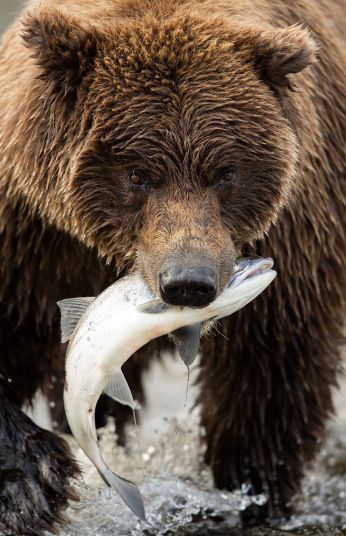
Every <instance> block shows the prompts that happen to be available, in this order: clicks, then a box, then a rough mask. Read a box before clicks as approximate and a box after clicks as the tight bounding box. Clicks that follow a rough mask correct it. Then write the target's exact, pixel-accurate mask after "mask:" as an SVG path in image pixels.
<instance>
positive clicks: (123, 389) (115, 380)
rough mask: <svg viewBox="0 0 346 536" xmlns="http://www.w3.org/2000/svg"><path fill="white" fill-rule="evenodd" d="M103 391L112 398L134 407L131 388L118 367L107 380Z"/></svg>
mask: <svg viewBox="0 0 346 536" xmlns="http://www.w3.org/2000/svg"><path fill="white" fill-rule="evenodd" d="M104 392H105V393H106V395H108V396H109V397H110V398H113V400H116V401H117V402H120V404H124V405H126V406H130V408H132V409H134V408H135V401H134V400H133V396H132V393H131V389H130V387H129V385H128V383H127V381H126V378H125V376H124V374H123V372H122V370H121V369H118V370H117V371H116V372H114V373H113V374H112V377H111V378H110V380H109V381H108V383H107V385H106V387H105V389H104Z"/></svg>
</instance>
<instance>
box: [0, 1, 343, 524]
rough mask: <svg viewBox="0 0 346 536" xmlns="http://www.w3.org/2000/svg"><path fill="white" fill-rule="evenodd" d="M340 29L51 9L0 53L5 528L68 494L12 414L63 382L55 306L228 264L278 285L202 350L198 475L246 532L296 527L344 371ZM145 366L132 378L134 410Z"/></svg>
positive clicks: (284, 13) (67, 472) (0, 483)
mask: <svg viewBox="0 0 346 536" xmlns="http://www.w3.org/2000/svg"><path fill="white" fill-rule="evenodd" d="M53 4H54V5H53ZM332 17H333V19H332ZM307 27H308V28H309V30H307ZM344 27H345V25H344V20H343V6H342V2H341V0H333V2H330V1H329V2H328V3H327V2H326V1H325V0H316V1H313V0H308V1H307V2H304V5H302V3H301V2H296V1H293V2H285V1H284V0H278V1H277V2H269V0H251V1H250V0H227V1H225V0H224V1H223V0H217V1H214V0H213V1H211V0H200V1H197V0H195V1H193V0H179V1H173V0H168V1H167V2H159V1H155V0H144V1H143V0H141V1H139V0H87V1H85V0H83V1H82V0H60V1H54V3H53V2H50V1H49V0H45V1H43V2H40V3H39V6H38V7H37V8H36V9H35V5H34V3H31V5H29V6H28V8H27V10H26V13H25V14H24V15H23V16H22V18H21V21H18V22H16V23H15V24H14V25H13V26H12V28H10V30H9V31H8V33H7V34H6V35H5V37H4V38H3V41H2V45H1V49H0V88H1V91H0V119H1V131H0V147H1V151H0V190H1V201H0V241H1V250H2V252H3V255H2V260H1V263H0V299H1V311H0V316H1V323H2V330H1V334H0V341H1V352H0V381H1V386H0V398H1V400H0V405H1V407H2V408H3V411H1V412H0V439H1V447H2V445H4V446H5V447H4V451H3V452H5V454H6V456H5V462H3V463H2V464H1V467H0V504H11V508H10V509H7V508H5V509H2V510H1V509H0V527H1V528H6V529H8V530H9V531H10V532H11V533H15V532H18V533H21V530H22V527H23V526H25V527H26V530H27V533H33V534H38V533H39V532H40V530H43V529H45V528H46V527H47V525H53V524H54V522H55V521H56V522H59V521H61V516H60V510H61V508H63V506H64V505H65V504H66V501H67V499H68V498H69V491H68V487H67V481H66V478H67V477H68V476H72V475H73V474H76V472H77V469H76V467H75V465H74V462H73V461H72V459H71V457H70V454H69V453H68V452H67V449H66V446H65V445H64V444H63V443H62V441H61V439H59V438H58V437H55V438H54V440H53V439H52V436H51V435H50V434H47V433H45V432H43V431H39V432H37V427H35V426H34V424H33V423H31V422H30V421H29V420H28V419H26V418H24V416H23V415H22V413H21V411H20V409H19V408H20V406H21V404H22V403H23V402H24V401H28V400H29V401H30V400H31V399H32V396H33V394H34V392H35V390H36V389H37V388H38V387H41V388H42V389H43V390H44V392H47V393H48V394H49V393H51V391H50V387H51V386H52V376H55V377H57V378H58V382H59V381H60V379H59V378H61V375H62V370H63V348H61V346H60V344H59V335H58V315H57V310H56V301H57V300H58V299H61V298H66V297H69V296H78V295H92V294H96V293H98V292H99V291H100V290H101V289H102V288H104V287H105V286H107V285H108V284H109V283H110V281H113V280H114V279H115V278H116V277H121V275H122V274H123V273H125V272H126V271H127V270H128V269H129V268H131V267H132V266H136V268H137V269H139V270H140V271H141V273H142V274H143V276H144V278H145V279H146V281H147V283H148V285H149V286H150V287H151V288H152V290H153V291H155V292H158V290H159V274H160V273H161V272H162V271H163V270H164V269H165V268H166V267H167V266H170V265H172V263H173V262H179V263H181V264H185V265H188V266H189V267H192V268H194V267H197V266H200V265H201V264H203V265H204V266H207V267H209V268H211V269H213V271H215V272H216V273H217V274H218V292H220V290H221V289H222V287H223V285H224V283H225V282H226V281H227V279H228V277H229V275H230V273H231V272H232V266H233V262H234V259H235V257H236V255H238V254H240V253H241V252H242V253H245V252H249V253H250V252H251V253H253V252H255V253H257V254H260V255H270V256H272V257H273V258H274V259H275V262H276V267H277V270H278V273H279V275H278V278H277V280H276V281H275V283H274V284H273V285H272V286H271V287H270V288H269V289H268V290H267V291H266V292H265V293H264V294H263V295H262V296H260V297H259V298H258V299H257V300H256V301H255V302H254V303H253V304H250V305H249V306H247V307H246V308H245V310H243V311H240V312H239V313H238V314H236V315H234V316H232V317H231V318H229V319H227V320H226V321H224V322H223V324H222V325H220V326H219V330H222V332H223V334H224V335H225V337H222V336H217V337H209V338H207V339H206V340H205V342H204V344H203V352H202V364H201V373H200V387H201V395H200V400H199V403H200V405H201V411H202V426H203V427H204V428H205V431H206V434H205V441H206V444H207V450H206V460H207V462H208V463H209V464H210V465H211V467H212V470H213V473H214V476H215V482H216V484H217V485H218V486H219V487H220V488H226V489H233V488H235V487H238V486H240V485H241V484H243V483H247V484H248V488H249V493H257V492H260V491H266V492H268V495H269V502H268V505H267V506H266V507H265V508H263V509H262V511H260V510H259V511H257V512H248V513H247V514H246V515H245V518H248V517H249V516H251V515H252V514H253V515H255V516H257V517H259V518H261V516H262V517H265V516H267V515H268V514H270V515H272V516H273V515H288V514H289V512H290V511H291V508H292V498H293V497H294V495H295V494H296V493H297V491H299V484H300V481H301V478H302V475H303V471H304V468H305V467H306V464H307V462H309V461H310V460H312V459H313V456H314V455H315V453H316V450H317V448H318V446H319V444H320V442H321V439H322V438H323V434H324V428H325V422H326V419H327V418H328V417H329V416H330V415H331V413H332V410H333V408H332V399H331V388H332V387H333V386H334V385H335V384H336V374H337V370H338V367H339V363H340V362H339V351H338V341H339V340H340V338H341V325H342V319H343V307H344V298H345V262H344V261H345V250H346V244H345V233H344V229H345V223H346V222H345V214H346V206H345V205H346V202H345V200H346V195H345V182H344V179H343V172H344V168H343V156H344V151H343V144H344V140H345V132H344V125H345V108H344V106H345V103H344V101H343V100H342V94H343V89H344V79H343V75H342V73H343V72H344V67H345V61H344V56H343V53H342V45H343V44H342V42H341V35H342V32H343V31H344ZM317 49H319V50H318V61H317V62H316V51H317ZM162 344H163V343H162ZM160 345H161V342H159V343H158V345H157V348H159V347H160ZM147 362H148V359H147V356H146V353H145V351H144V352H143V353H142V354H141V355H138V356H136V357H135V358H133V359H132V360H131V364H129V365H128V372H129V376H130V378H129V381H130V386H131V387H133V389H134V390H135V391H136V393H137V395H138V396H142V391H141V379H140V373H139V371H140V369H141V368H142V367H143V366H146V365H147ZM125 373H126V370H125ZM131 378H132V381H131ZM120 420H121V421H122V422H123V421H124V419H123V417H121V419H120ZM13 422H16V426H13ZM18 423H19V425H18ZM21 423H22V424H21ZM32 438H36V439H37V441H38V445H37V446H35V447H33V446H32V441H33V439H32ZM36 439H35V440H36ZM23 445H26V446H25V448H24V447H23ZM32 449H34V450H36V449H39V452H41V453H42V457H43V463H41V464H40V463H38V462H37V464H35V463H34V462H33V456H32V454H31V452H32ZM4 463H5V465H4ZM4 467H5V469H4ZM57 474H61V476H62V478H61V482H60V483H59V482H57V481H56V475H57ZM24 475H25V476H24ZM18 478H19V480H18ZM47 479H48V483H47V482H46V481H47ZM26 480H29V481H30V482H29V487H30V490H34V493H31V492H30V493H29V491H28V490H29V487H26V483H25V482H26ZM9 481H11V482H15V485H13V486H10V485H7V482H9ZM35 490H36V491H35ZM57 493H58V496H59V499H58V500H57V499H56V497H57V495H56V494H57ZM17 496H18V497H21V498H22V499H21V501H20V502H21V503H22V504H19V502H18V501H16V500H15V499H16V497H17ZM23 505H24V506H25V508H23ZM23 512H24V513H23ZM43 512H46V515H45V516H44V515H42V513H43ZM247 520H248V519H247ZM4 530H5V529H4Z"/></svg>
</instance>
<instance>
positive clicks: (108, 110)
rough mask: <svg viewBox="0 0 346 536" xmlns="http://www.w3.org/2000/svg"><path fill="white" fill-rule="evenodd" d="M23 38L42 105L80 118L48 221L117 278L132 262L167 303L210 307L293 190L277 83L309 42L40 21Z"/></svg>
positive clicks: (153, 25)
mask: <svg viewBox="0 0 346 536" xmlns="http://www.w3.org/2000/svg"><path fill="white" fill-rule="evenodd" d="M24 39H25V42H26V44H27V46H29V47H30V48H31V49H32V50H33V54H34V57H35V59H36V62H37V63H38V64H39V68H40V78H41V79H42V84H43V86H44V87H45V91H46V96H47V102H49V101H50V102H51V103H53V102H54V103H55V111H56V113H61V114H65V117H67V114H68V111H69V109H71V110H72V109H73V110H74V112H75V117H78V116H79V117H80V124H79V125H78V128H77V130H78V135H77V134H76V135H75V137H76V139H77V140H78V142H77V141H76V140H75V141H73V137H72V138H71V135H70V141H69V143H70V149H71V163H70V166H69V173H65V174H62V175H61V177H60V178H59V179H58V182H57V184H56V195H57V196H60V197H61V206H68V207H69V212H68V213H67V214H66V216H64V217H62V214H61V213H60V214H55V215H52V214H48V217H49V218H50V219H51V220H52V219H55V221H54V223H55V224H56V225H58V226H63V228H64V230H67V231H68V232H70V233H71V234H74V235H77V236H78V237H79V238H80V239H82V240H83V241H84V242H85V243H86V244H87V245H90V246H93V247H96V248H97V250H98V251H99V253H100V255H102V256H104V257H106V258H107V259H108V260H110V259H115V260H116V262H117V265H118V268H122V267H123V266H124V261H125V262H130V263H134V262H135V263H136V265H137V267H138V269H139V270H140V271H141V273H142V274H143V276H144V278H145V279H146V281H147V282H148V284H149V286H150V288H151V289H152V290H153V291H154V292H156V293H158V294H159V293H161V296H162V297H163V299H164V300H165V301H167V302H169V303H175V304H178V305H184V304H189V305H194V306H200V305H206V304H207V303H209V302H210V301H212V299H214V298H215V295H216V294H217V293H219V292H220V291H221V290H222V288H223V287H224V285H225V283H226V282H227V280H228V278H229V276H230V274H231V273H232V270H233V264H234V259H235V256H236V254H237V253H238V252H239V249H240V247H241V245H242V244H243V243H245V242H252V241H254V240H256V239H258V238H261V237H262V236H263V235H264V233H265V232H266V231H267V230H268V228H269V227H270V225H272V224H273V223H274V222H275V220H276V218H277V216H278V213H279V210H280V208H281V207H282V206H283V205H284V204H285V201H286V200H287V198H288V196H289V193H290V191H291V189H292V185H293V184H294V172H295V165H296V162H297V158H298V141H297V136H296V133H295V129H294V123H293V122H292V113H290V112H291V109H292V103H293V102H294V100H293V98H292V96H291V95H290V89H291V82H290V80H289V79H288V78H287V75H289V74H292V73H296V72H299V71H300V70H302V69H303V68H305V67H306V66H307V65H308V64H309V63H310V62H311V61H313V58H314V52H315V47H314V44H313V42H312V40H311V38H310V37H309V36H308V34H307V32H306V31H304V30H302V29H300V28H296V27H291V28H289V29H286V30H259V29H257V28H256V27H247V28H244V27H243V26H239V25H238V26H237V25H232V24H230V23H226V22H225V21H224V20H223V19H217V18H215V19H211V20H208V22H205V21H204V20H202V19H201V20H200V19H198V17H196V16H191V15H190V16H176V17H172V18H170V19H169V20H167V21H164V20H161V21H153V20H152V19H150V18H149V19H148V20H146V19H145V18H144V19H143V20H139V21H135V22H134V21H132V22H131V29H129V27H128V25H127V24H126V22H121V21H119V23H118V24H116V25H114V26H109V27H108V28H97V29H96V28H90V27H88V28H85V27H83V25H82V23H81V22H80V21H78V20H73V19H71V18H68V17H66V16H64V15H61V14H59V13H58V12H41V13H40V15H39V16H35V15H34V16H31V17H28V18H27V20H26V30H25V34H24ZM56 103H58V104H59V107H57V106H56ZM59 110H60V111H59ZM74 128H76V127H74ZM71 140H72V141H71ZM72 149H73V150H72ZM61 220H63V222H62V221H61ZM174 274H175V275H174ZM164 278H165V279H167V278H168V280H169V283H170V284H171V283H172V279H173V283H172V284H171V286H170V289H169V290H170V291H171V290H172V289H173V294H174V293H175V291H176V287H177V285H178V286H179V285H180V283H181V281H183V286H185V287H186V288H185V289H184V291H183V292H178V294H177V293H175V295H174V296H173V294H171V293H170V292H168V287H167V289H166V288H165V285H166V283H163V279H164ZM179 281H180V282H179ZM191 286H192V287H193V291H191V292H190V290H189V289H190V287H191ZM166 290H167V292H166Z"/></svg>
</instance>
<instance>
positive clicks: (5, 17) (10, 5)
mask: <svg viewBox="0 0 346 536" xmlns="http://www.w3.org/2000/svg"><path fill="white" fill-rule="evenodd" d="M23 5H24V1H23V0H0V33H3V32H4V30H6V28H7V26H8V25H9V24H10V22H11V21H12V20H13V19H14V18H15V17H16V15H17V14H18V13H19V12H20V10H21V9H22V6H23Z"/></svg>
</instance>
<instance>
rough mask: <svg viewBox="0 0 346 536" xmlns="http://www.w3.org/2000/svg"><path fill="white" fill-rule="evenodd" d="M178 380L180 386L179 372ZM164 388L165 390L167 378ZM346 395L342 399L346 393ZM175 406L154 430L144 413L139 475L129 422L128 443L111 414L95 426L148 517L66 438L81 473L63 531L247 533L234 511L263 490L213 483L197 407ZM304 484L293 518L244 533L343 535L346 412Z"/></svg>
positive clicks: (100, 534) (87, 535)
mask: <svg viewBox="0 0 346 536" xmlns="http://www.w3.org/2000/svg"><path fill="white" fill-rule="evenodd" d="M192 373H193V370H192ZM181 380H182V382H181V384H182V385H183V383H184V379H183V378H181ZM171 381H172V376H171V377H170V382H171ZM157 383H158V382H157ZM161 383H162V382H161ZM173 383H174V382H173ZM161 388H162V389H163V390H165V392H166V393H167V391H166V386H165V385H163V386H162V385H161ZM191 391H193V386H192V388H191ZM182 394H183V391H182ZM344 396H345V400H344V401H343V404H345V402H346V394H345V395H344ZM189 398H193V397H192V396H191V397H189ZM158 399H159V400H160V398H158ZM182 402H183V398H178V400H177V397H176V398H175V408H176V410H178V409H179V407H180V408H181V407H182ZM156 404H157V398H156ZM345 408H346V405H345ZM168 413H169V412H168ZM175 413H176V414H177V416H174V414H173V413H172V415H171V416H170V417H168V418H167V419H166V420H165V419H163V420H164V422H165V425H164V426H163V425H162V422H163V421H162V422H161V423H160V424H158V426H157V430H156V433H154V434H153V433H147V431H146V428H145V425H146V422H145V419H144V418H143V422H144V426H143V427H142V430H141V433H140V438H141V444H142V458H143V465H144V470H145V475H146V478H145V479H144V480H142V475H141V468H140V464H139V463H138V444H137V436H136V432H135V428H134V427H133V426H129V427H128V434H127V435H128V444H127V446H126V447H125V448H124V447H119V446H117V445H116V438H115V434H114V432H113V430H114V422H113V421H112V420H110V421H109V422H108V425H107V427H105V428H104V429H103V430H101V431H100V447H101V450H102V453H103V455H104V457H105V460H106V461H107V463H109V465H110V467H111V468H112V469H113V470H115V471H116V472H117V473H118V474H120V475H122V476H124V477H126V478H129V479H131V480H134V481H136V482H139V488H140V490H141V493H142V495H143V499H144V502H145V507H146V514H147V522H146V523H144V522H141V521H140V520H138V519H137V518H136V517H135V516H134V515H133V514H132V513H131V512H130V511H129V510H128V509H127V508H126V506H124V504H123V502H122V501H121V499H120V498H119V497H118V495H117V493H116V491H115V490H113V489H110V488H106V487H105V486H104V485H103V483H102V481H101V479H100V478H99V476H98V474H97V471H96V470H95V468H94V467H93V465H92V464H91V463H90V462H89V460H87V458H86V457H85V456H84V454H83V453H82V451H81V450H80V449H79V448H78V447H77V445H76V443H75V442H74V440H73V438H71V437H67V440H68V441H69V443H70V445H71V447H72V449H73V451H74V453H75V455H76V458H77V460H78V461H79V462H80V463H81V464H82V466H83V468H84V477H83V480H81V481H79V482H78V483H77V484H76V486H75V487H76V491H77V492H78V494H79V495H80V497H81V500H80V502H79V503H71V505H70V507H69V508H68V510H67V512H66V513H67V516H68V519H69V524H68V525H67V526H66V527H65V528H64V529H63V530H61V532H60V533H59V534H60V535H61V536H81V535H83V536H106V535H107V536H110V535H114V534H116V536H127V535H128V536H130V535H131V536H140V535H145V536H151V535H158V536H164V535H170V534H177V535H178V536H179V535H185V534H194V535H198V536H203V535H209V534H220V535H226V534H227V535H239V536H240V535H241V534H244V530H243V529H241V527H240V523H239V512H240V511H241V510H244V509H245V508H246V507H247V506H249V505H250V504H251V503H255V504H264V503H265V502H266V500H267V499H266V497H265V495H263V494H261V495H257V496H254V497H251V498H249V497H247V496H245V495H244V494H243V493H242V490H239V491H236V492H232V493H230V492H226V491H220V490H217V489H215V488H214V486H213V480H212V475H211V472H210V470H209V468H208V467H207V466H205V464H204V463H203V448H202V447H201V441H200V436H201V435H203V430H201V429H200V428H199V427H198V421H199V414H198V409H194V410H193V411H191V410H189V408H183V409H182V410H181V411H180V412H179V411H175ZM177 429H179V434H177ZM302 489H303V494H302V496H301V498H300V499H299V501H298V508H297V514H295V515H294V516H293V517H292V518H291V519H290V521H282V522H279V523H278V522H276V523H275V524H274V523H273V524H272V525H271V526H267V527H265V528H251V529H247V530H246V535H247V536H274V535H282V534H287V533H291V534H299V535H305V536H312V535H330V536H338V535H343V536H345V535H346V415H343V416H342V418H339V420H337V421H335V422H334V423H333V424H332V425H331V426H330V430H329V435H328V439H327V441H326V443H325V446H324V447H323V449H322V451H321V454H320V456H319V458H318V460H317V462H316V464H315V466H314V468H313V469H311V470H310V472H309V473H308V474H307V476H306V477H305V479H304V482H303V487H302ZM244 491H245V489H243V492H244ZM47 536H48V533H47Z"/></svg>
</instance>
